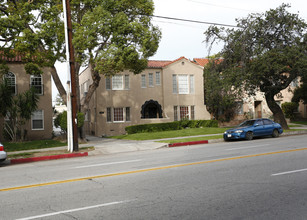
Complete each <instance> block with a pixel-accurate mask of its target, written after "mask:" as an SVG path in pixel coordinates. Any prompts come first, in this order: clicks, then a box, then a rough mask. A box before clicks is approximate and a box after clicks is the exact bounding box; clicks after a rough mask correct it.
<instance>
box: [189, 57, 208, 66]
mask: <svg viewBox="0 0 307 220" xmlns="http://www.w3.org/2000/svg"><path fill="white" fill-rule="evenodd" d="M193 60H194V62H195V63H197V64H198V65H200V66H205V65H207V64H208V63H209V59H208V58H194V59H193Z"/></svg>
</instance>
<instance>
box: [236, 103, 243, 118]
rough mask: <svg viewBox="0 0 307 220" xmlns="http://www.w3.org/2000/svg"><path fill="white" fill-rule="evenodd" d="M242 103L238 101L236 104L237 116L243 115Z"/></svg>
mask: <svg viewBox="0 0 307 220" xmlns="http://www.w3.org/2000/svg"><path fill="white" fill-rule="evenodd" d="M243 113H244V112H243V102H242V101H239V102H236V114H238V115H243Z"/></svg>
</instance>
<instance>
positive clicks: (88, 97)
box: [81, 64, 101, 114]
mask: <svg viewBox="0 0 307 220" xmlns="http://www.w3.org/2000/svg"><path fill="white" fill-rule="evenodd" d="M89 68H90V70H91V75H92V79H93V83H92V84H91V85H90V87H89V90H88V92H87V95H86V96H85V99H84V103H83V105H82V109H81V112H82V113H84V114H85V113H86V111H87V110H88V108H89V103H90V101H91V98H92V96H93V94H94V92H95V90H96V89H97V87H98V86H99V82H100V79H101V77H100V75H99V73H98V72H97V71H94V66H93V65H91V64H90V65H89Z"/></svg>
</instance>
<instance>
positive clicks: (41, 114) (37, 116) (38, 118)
mask: <svg viewBox="0 0 307 220" xmlns="http://www.w3.org/2000/svg"><path fill="white" fill-rule="evenodd" d="M38 112H41V113H40V114H39V115H35V114H37V113H38ZM34 120H42V125H43V127H42V128H34V127H33V121H34ZM31 128H32V130H36V131H38V130H40V131H42V130H45V120H44V110H36V111H34V112H32V115H31Z"/></svg>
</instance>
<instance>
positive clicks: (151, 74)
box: [148, 73, 153, 87]
mask: <svg viewBox="0 0 307 220" xmlns="http://www.w3.org/2000/svg"><path fill="white" fill-rule="evenodd" d="M148 86H149V87H153V73H149V74H148Z"/></svg>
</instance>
